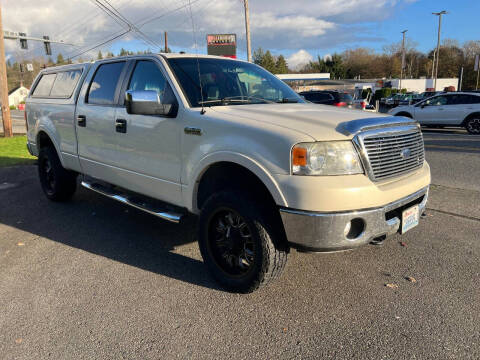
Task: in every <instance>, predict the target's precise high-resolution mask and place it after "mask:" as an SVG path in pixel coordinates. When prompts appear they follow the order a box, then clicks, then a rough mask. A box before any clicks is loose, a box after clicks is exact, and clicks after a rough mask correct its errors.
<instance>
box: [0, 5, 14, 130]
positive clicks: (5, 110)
mask: <svg viewBox="0 0 480 360" xmlns="http://www.w3.org/2000/svg"><path fill="white" fill-rule="evenodd" d="M0 100H1V102H2V122H3V135H4V136H5V137H12V136H13V131H12V119H11V118H10V104H9V103H8V83H7V64H6V62H5V44H4V41H3V26H2V7H1V6H0Z"/></svg>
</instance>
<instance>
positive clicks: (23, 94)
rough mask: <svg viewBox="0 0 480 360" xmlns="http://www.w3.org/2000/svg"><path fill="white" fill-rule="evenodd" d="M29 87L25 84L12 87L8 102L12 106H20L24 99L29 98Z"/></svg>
mask: <svg viewBox="0 0 480 360" xmlns="http://www.w3.org/2000/svg"><path fill="white" fill-rule="evenodd" d="M28 92H29V89H27V88H26V87H25V86H19V87H16V88H14V89H12V90H11V91H10V92H9V93H8V104H9V105H10V106H12V105H14V106H18V104H20V103H21V102H22V101H25V99H26V98H27V95H28Z"/></svg>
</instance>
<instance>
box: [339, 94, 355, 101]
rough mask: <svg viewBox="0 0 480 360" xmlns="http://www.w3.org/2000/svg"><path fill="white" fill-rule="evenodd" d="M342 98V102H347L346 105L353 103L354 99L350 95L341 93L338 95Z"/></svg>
mask: <svg viewBox="0 0 480 360" xmlns="http://www.w3.org/2000/svg"><path fill="white" fill-rule="evenodd" d="M338 95H339V97H340V101H343V102H346V103H352V102H353V98H352V96H351V95H350V94H345V93H340V94H338Z"/></svg>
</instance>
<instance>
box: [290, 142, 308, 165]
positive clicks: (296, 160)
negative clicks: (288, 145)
mask: <svg viewBox="0 0 480 360" xmlns="http://www.w3.org/2000/svg"><path fill="white" fill-rule="evenodd" d="M292 165H293V166H307V149H305V148H303V147H299V146H297V147H294V148H293V151H292Z"/></svg>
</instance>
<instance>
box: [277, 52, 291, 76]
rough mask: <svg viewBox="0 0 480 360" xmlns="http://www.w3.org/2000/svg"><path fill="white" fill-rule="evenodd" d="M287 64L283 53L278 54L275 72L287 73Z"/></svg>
mask: <svg viewBox="0 0 480 360" xmlns="http://www.w3.org/2000/svg"><path fill="white" fill-rule="evenodd" d="M287 73H288V65H287V61H286V60H285V58H284V57H283V55H279V56H278V58H277V61H276V63H275V74H287Z"/></svg>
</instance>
